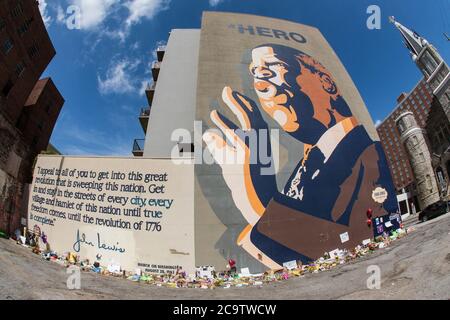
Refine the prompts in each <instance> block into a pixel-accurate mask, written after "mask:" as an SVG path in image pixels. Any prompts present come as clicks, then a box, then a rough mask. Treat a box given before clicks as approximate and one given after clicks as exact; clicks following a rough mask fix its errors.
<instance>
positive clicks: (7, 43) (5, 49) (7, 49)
mask: <svg viewBox="0 0 450 320" xmlns="http://www.w3.org/2000/svg"><path fill="white" fill-rule="evenodd" d="M13 46H14V45H13V43H12V41H11V39H9V38H7V39H6V40H5V41H3V43H2V52H3V54H8V53H9V52H10V51H11V49H12V48H13Z"/></svg>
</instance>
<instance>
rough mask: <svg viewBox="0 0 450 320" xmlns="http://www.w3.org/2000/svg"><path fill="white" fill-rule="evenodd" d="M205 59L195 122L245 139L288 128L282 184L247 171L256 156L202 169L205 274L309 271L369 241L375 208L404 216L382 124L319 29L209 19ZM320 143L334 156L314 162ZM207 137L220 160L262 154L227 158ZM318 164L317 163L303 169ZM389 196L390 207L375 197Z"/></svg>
mask: <svg viewBox="0 0 450 320" xmlns="http://www.w3.org/2000/svg"><path fill="white" fill-rule="evenodd" d="M260 46H263V47H264V48H262V49H261V48H258V47H260ZM280 60H281V62H280ZM199 61H200V63H199V70H198V74H199V75H198V78H199V79H198V87H197V110H196V119H197V120H201V121H202V122H203V127H204V128H214V129H216V130H217V128H221V127H222V129H224V128H225V127H230V128H232V127H233V124H231V123H234V124H235V125H237V126H238V127H244V129H245V130H248V129H249V128H252V129H264V128H274V129H275V128H277V129H281V130H279V135H280V146H279V150H278V151H276V144H275V143H274V141H272V145H273V150H274V153H275V156H274V158H275V161H276V162H277V163H278V164H279V168H280V169H279V171H278V172H277V174H276V175H275V176H273V175H269V176H266V175H262V174H259V173H257V172H258V171H257V169H258V165H259V164H256V166H254V165H247V164H248V162H247V161H248V159H247V158H245V159H246V160H245V161H244V163H243V165H230V164H222V165H218V164H217V163H219V162H220V161H218V160H217V159H216V164H215V165H209V164H207V163H203V164H199V163H197V165H196V168H195V176H196V185H195V228H196V229H195V234H196V236H195V246H196V263H197V265H204V264H208V265H209V264H213V265H215V266H216V267H218V268H224V267H225V265H226V264H227V259H229V258H233V259H235V260H236V261H237V262H238V267H249V268H250V270H251V271H252V272H259V271H262V270H264V269H266V268H267V267H279V266H280V265H281V264H282V263H283V262H287V261H290V260H301V261H303V262H307V261H308V260H311V259H315V258H318V257H319V256H321V255H322V254H323V253H324V252H325V251H331V250H333V249H336V248H351V247H354V246H356V245H357V244H358V243H360V242H361V241H362V240H363V239H366V238H370V237H371V236H372V230H371V228H370V227H368V226H367V223H366V219H367V217H366V214H365V212H366V211H367V209H369V208H371V209H373V215H374V216H381V215H385V214H387V213H391V212H395V211H397V204H396V201H395V190H394V187H393V184H392V180H391V177H390V173H389V170H388V167H387V163H386V160H385V157H384V153H383V151H382V147H381V145H380V143H379V138H378V135H377V133H376V130H375V127H374V125H373V122H372V119H371V117H370V115H369V113H368V111H367V108H366V107H365V105H364V102H363V100H362V98H361V96H360V94H359V93H358V91H357V89H356V87H355V85H354V83H353V81H352V80H351V78H350V76H349V74H348V73H347V71H346V70H345V68H344V66H343V65H342V63H341V62H340V61H339V59H338V57H337V55H336V53H335V52H334V51H333V50H332V48H331V47H330V46H329V44H328V42H327V41H326V40H325V39H324V37H323V36H322V34H321V33H320V31H319V30H318V29H316V28H313V27H309V26H305V25H300V24H296V23H293V22H288V21H283V20H277V19H269V18H263V17H257V16H251V15H242V14H225V13H215V12H207V13H204V16H203V22H202V33H201V40H200V57H199ZM252 63H253V65H252ZM300 70H301V71H300ZM257 78H258V79H257ZM225 87H230V88H231V90H233V91H229V89H226V90H224V88H225ZM234 90H235V91H234ZM277 90H279V91H277ZM236 92H237V93H236ZM274 92H276V94H274ZM278 92H283V94H281V93H280V94H279V93H278ZM244 96H245V97H244ZM287 101H289V102H287ZM263 104H264V105H263ZM327 105H330V106H329V109H328V111H325V109H326V106H327ZM331 105H333V106H331ZM338 105H339V106H338ZM313 109H314V111H313ZM344 109H345V110H344ZM214 110H217V111H218V112H220V114H218V113H214V112H213V111H214ZM212 112H213V113H212ZM322 112H323V113H322ZM327 112H328V113H329V114H331V115H330V118H329V119H328V118H327V115H326V114H327ZM321 113H322V114H324V116H323V117H322V116H319V115H318V114H321ZM338 113H339V114H341V115H342V116H343V117H340V116H338V115H337V114H338ZM313 115H314V116H313ZM352 116H353V117H352ZM336 117H338V118H339V120H336ZM225 118H226V119H225ZM344 118H345V119H346V121H345V122H340V121H341V120H342V119H344ZM212 119H214V121H212ZM333 119H334V120H336V122H333V121H334V120H333ZM351 119H353V120H355V119H356V120H355V122H352V121H353V120H351ZM289 121H290V122H289ZM349 121H350V122H352V124H351V125H349V127H348V131H347V129H345V128H347V124H349ZM299 123H301V125H298V124H299ZM319 123H320V124H319ZM335 124H337V126H334V125H335ZM280 126H281V128H280ZM324 127H327V128H331V127H334V129H336V130H337V131H339V130H341V129H342V128H344V129H342V130H344V131H345V134H344V137H343V138H342V136H340V135H339V134H336V135H335V134H334V133H333V132H337V131H329V133H328V135H327V137H325V134H324V135H322V133H324V131H325V130H324V129H323V128H324ZM338 127H340V128H341V129H338ZM303 128H304V129H303ZM219 132H220V131H219ZM327 132H328V131H327ZM319 136H320V137H323V138H324V139H322V142H324V143H325V145H326V147H325V148H324V149H323V148H322V149H323V150H322V149H320V150H322V151H323V152H325V153H324V154H328V153H330V154H329V158H325V160H323V159H322V161H321V160H318V159H317V160H315V161H314V160H311V159H315V158H316V157H320V153H318V152H317V148H316V149H314V148H311V147H312V146H311V145H312V144H316V143H317V141H318V139H319ZM340 137H341V138H342V139H341V138H340ZM203 139H204V149H207V150H209V151H210V153H211V154H216V155H219V154H220V153H223V152H226V153H232V152H235V151H236V150H237V149H238V148H241V149H242V150H244V151H243V152H244V153H245V154H246V155H247V156H248V155H249V154H251V152H252V151H251V150H250V151H248V147H247V148H246V147H243V144H239V142H238V144H235V145H234V147H231V148H230V147H225V148H224V146H227V145H229V144H230V140H228V142H226V141H225V140H223V137H220V136H217V135H215V134H206V135H204V136H203ZM231 139H233V138H232V137H231ZM238 140H239V139H238ZM350 141H353V143H350ZM366 142H367V145H364V144H365V143H366ZM346 145H347V147H345V146H346ZM346 148H348V149H346ZM311 150H315V151H314V152H313V151H311ZM324 150H325V151H324ZM326 150H328V151H326ZM344 150H346V151H344ZM310 151H311V154H309V152H310ZM206 153H207V152H206ZM278 154H279V157H278V156H277V155H278ZM313 154H314V155H313ZM247 156H246V157H247ZM304 156H305V157H304ZM308 157H309V158H310V159H309V165H306V164H305V163H308V162H305V161H303V160H306V158H308ZM302 158H303V160H302ZM197 160H198V159H197ZM306 161H308V160H306ZM302 164H303V165H302ZM306 167H308V168H309V170H310V171H309V172H310V173H306V172H308V170H307V169H306ZM319 167H320V169H317V168H319ZM312 168H316V169H317V170H315V169H312ZM302 170H303V171H304V172H303V173H302ZM311 170H312V171H311ZM308 174H309V176H308ZM299 176H300V178H299ZM305 176H306V177H305ZM302 185H303V187H302V188H301V190H300V187H301V186H302ZM377 187H378V189H377ZM306 190H307V191H306ZM297 191H299V192H297ZM379 191H381V192H379ZM380 194H381V195H384V196H385V198H383V199H381V200H380V199H376V198H377V197H378V196H379V195H380ZM383 200H384V202H383ZM377 201H378V202H377ZM381 203H382V204H381Z"/></svg>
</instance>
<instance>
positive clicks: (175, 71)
mask: <svg viewBox="0 0 450 320" xmlns="http://www.w3.org/2000/svg"><path fill="white" fill-rule="evenodd" d="M199 42H200V30H189V29H187V30H178V29H175V30H172V32H171V34H170V37H169V41H168V44H167V47H166V53H165V55H164V60H163V62H162V65H161V71H160V73H159V76H158V81H157V83H156V90H155V97H154V99H153V103H152V106H151V107H150V108H151V109H150V110H151V111H150V118H149V122H148V127H147V135H146V139H145V148H144V157H152V158H170V157H171V154H172V150H173V149H174V148H175V149H176V148H177V141H172V134H173V132H174V131H175V130H176V129H185V130H187V131H188V132H189V133H193V127H194V120H195V105H196V104H195V101H196V86H197V71H198V50H199V49H198V48H199ZM187 142H188V143H191V142H192V141H187Z"/></svg>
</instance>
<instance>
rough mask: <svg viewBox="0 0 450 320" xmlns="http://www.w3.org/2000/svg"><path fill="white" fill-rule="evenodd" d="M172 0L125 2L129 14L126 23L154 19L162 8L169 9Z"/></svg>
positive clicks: (133, 0)
mask: <svg viewBox="0 0 450 320" xmlns="http://www.w3.org/2000/svg"><path fill="white" fill-rule="evenodd" d="M169 3H170V0H129V1H127V2H126V3H125V6H126V7H127V8H128V11H129V15H128V18H127V20H126V25H127V26H131V25H133V24H136V23H139V22H140V21H141V19H143V18H144V19H152V18H153V17H154V16H155V15H156V14H157V13H158V12H160V11H161V10H164V9H167V8H168V5H169Z"/></svg>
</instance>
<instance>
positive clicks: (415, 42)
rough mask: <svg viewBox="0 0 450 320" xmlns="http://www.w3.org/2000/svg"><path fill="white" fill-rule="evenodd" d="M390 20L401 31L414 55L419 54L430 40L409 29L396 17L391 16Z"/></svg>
mask: <svg viewBox="0 0 450 320" xmlns="http://www.w3.org/2000/svg"><path fill="white" fill-rule="evenodd" d="M389 21H390V22H391V23H393V24H394V25H395V26H396V27H397V29H398V30H399V31H400V33H401V35H402V37H403V39H404V40H405V45H406V47H407V48H408V49H409V51H411V54H412V55H413V56H418V55H419V53H420V52H421V51H422V49H423V48H424V47H425V46H426V44H427V43H428V42H427V41H426V40H425V39H424V38H422V37H421V36H420V35H418V34H417V32H414V31H411V30H409V29H408V28H406V27H405V26H404V25H402V24H401V23H399V22H398V21H396V20H395V18H394V17H389Z"/></svg>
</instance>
